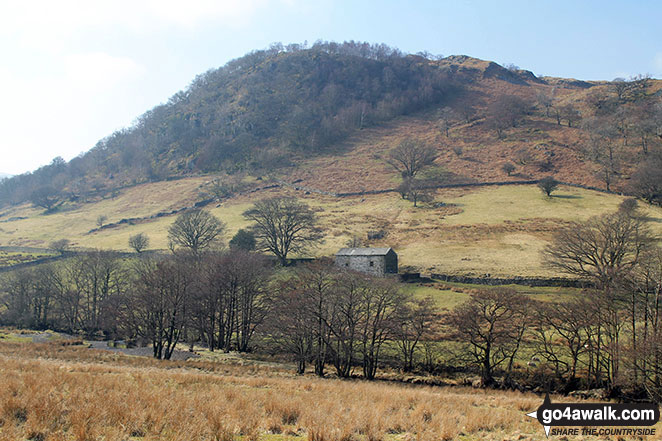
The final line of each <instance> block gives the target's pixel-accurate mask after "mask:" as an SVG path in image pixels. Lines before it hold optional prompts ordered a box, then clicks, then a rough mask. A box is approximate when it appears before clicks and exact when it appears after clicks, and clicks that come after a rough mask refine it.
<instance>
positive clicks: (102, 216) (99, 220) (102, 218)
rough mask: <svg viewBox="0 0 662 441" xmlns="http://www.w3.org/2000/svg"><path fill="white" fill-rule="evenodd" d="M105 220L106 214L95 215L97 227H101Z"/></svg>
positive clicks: (106, 218)
mask: <svg viewBox="0 0 662 441" xmlns="http://www.w3.org/2000/svg"><path fill="white" fill-rule="evenodd" d="M107 220H108V216H106V215H105V214H100V215H99V216H97V227H99V228H101V227H103V224H105V223H106V221H107Z"/></svg>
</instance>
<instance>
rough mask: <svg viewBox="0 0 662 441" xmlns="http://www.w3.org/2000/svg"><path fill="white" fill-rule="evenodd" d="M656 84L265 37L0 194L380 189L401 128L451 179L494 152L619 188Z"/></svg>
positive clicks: (537, 172) (654, 105)
mask: <svg viewBox="0 0 662 441" xmlns="http://www.w3.org/2000/svg"><path fill="white" fill-rule="evenodd" d="M661 87H662V84H661V83H660V82H659V81H656V80H651V79H649V78H646V77H641V78H635V79H632V80H631V81H619V82H612V83H605V82H585V81H578V80H571V79H560V78H550V77H543V78H538V77H536V76H535V75H533V74H532V73H531V72H529V71H526V70H519V69H515V68H511V69H506V68H504V67H502V66H499V65H498V64H496V63H493V62H489V61H483V60H478V59H475V58H471V57H467V56H449V57H446V58H442V59H429V58H425V57H423V56H420V55H406V54H403V53H401V52H399V51H398V50H397V49H392V48H389V47H387V46H385V45H369V44H366V43H356V42H346V43H343V44H337V43H329V42H320V43H316V44H315V45H313V46H312V47H310V48H306V47H302V46H300V45H289V46H286V47H283V46H282V45H274V46H272V47H271V48H270V49H268V50H261V51H254V52H252V53H250V54H247V55H246V56H244V57H241V58H239V59H236V60H233V61H231V62H229V63H227V64H226V65H225V66H223V67H221V68H219V69H214V70H210V71H208V72H206V73H204V74H202V75H199V76H198V77H197V78H195V79H194V81H193V82H192V83H191V85H190V86H189V87H188V88H187V89H186V90H184V91H181V92H179V93H177V94H175V95H174V96H172V97H171V98H170V99H169V100H168V102H167V103H165V104H162V105H159V106H156V107H155V108H153V109H151V110H149V111H147V112H146V113H145V114H144V115H142V116H141V117H140V118H139V119H138V122H137V123H136V124H135V125H134V126H132V127H130V128H127V129H125V130H120V131H118V132H116V133H113V134H112V135H110V136H108V137H107V138H105V139H102V140H100V141H99V142H98V143H97V145H96V146H95V147H94V148H93V149H91V150H90V151H89V152H87V153H86V154H84V155H81V156H80V157H77V158H74V159H73V160H71V161H70V162H68V163H67V162H65V161H63V160H62V159H61V158H56V159H54V160H53V161H52V162H51V163H50V164H49V165H46V166H44V167H42V168H40V169H38V170H36V171H35V172H33V173H28V174H24V175H20V176H16V177H14V178H12V179H10V180H7V181H4V182H3V183H2V185H0V204H12V203H21V202H25V201H28V200H31V199H35V198H36V197H37V198H38V197H39V196H43V195H44V194H46V195H49V196H53V197H58V198H60V199H62V200H69V201H72V202H76V201H78V200H80V199H83V200H85V199H89V198H94V197H96V196H98V195H100V194H103V193H104V192H112V191H113V190H115V189H118V188H123V187H126V186H130V185H136V184H139V183H144V182H150V181H151V182H153V181H159V180H163V179H168V178H172V177H182V176H192V175H193V176H194V175H200V174H207V173H224V174H228V175H236V174H242V173H248V174H251V175H253V176H260V175H265V174H274V175H276V176H278V177H281V178H289V177H293V180H295V179H303V180H304V181H311V178H310V176H314V177H315V179H314V180H315V183H316V184H318V185H321V186H322V187H326V189H331V188H332V187H333V188H335V187H338V188H340V189H345V190H353V191H360V190H362V189H372V188H373V187H374V188H380V186H384V185H390V184H391V183H392V182H393V180H394V179H397V176H396V177H395V178H394V177H393V173H392V170H391V169H390V168H389V167H388V166H387V165H386V164H385V161H383V158H384V153H385V152H386V151H387V150H389V149H391V148H392V147H393V146H394V144H397V143H398V142H400V141H401V140H402V139H404V138H414V137H415V138H419V139H421V140H423V141H425V142H427V143H430V144H431V145H434V146H435V147H436V148H437V150H438V154H439V157H438V159H437V164H438V165H439V166H440V167H442V168H443V169H444V170H445V171H446V172H447V173H448V174H450V176H451V177H453V178H456V179H461V180H477V181H495V180H504V179H508V178H511V176H505V173H504V172H503V171H502V170H501V166H502V165H503V164H504V163H506V162H510V163H512V164H513V165H514V166H515V170H514V172H513V173H511V174H512V175H513V176H512V178H513V179H518V178H519V179H522V178H524V179H527V178H528V179H536V178H539V177H541V176H544V175H547V174H553V175H555V176H557V178H559V179H561V180H563V181H566V182H573V183H581V184H588V185H592V186H600V187H609V188H612V189H617V190H618V189H624V188H626V187H627V185H626V184H627V182H628V180H629V177H630V175H631V173H632V172H633V171H634V170H636V169H637V167H638V166H639V165H640V164H641V162H642V161H643V160H646V159H647V158H648V156H649V155H648V153H649V152H653V153H655V152H657V151H659V149H660V140H661V138H660V136H659V135H660V133H662V107H661V105H660V104H659V102H660V99H659V94H660V89H661ZM582 119H583V123H582V124H580V121H581V120H582ZM345 153H350V154H349V155H344V154H345ZM340 155H342V156H341V157H339V156H340ZM357 165H360V166H361V167H360V168H361V170H360V171H359V172H358V173H357V170H356V168H357V167H356V166H357ZM320 171H321V172H322V173H321V174H320V173H319V172H320ZM359 176H360V178H359ZM356 179H360V180H359V181H356ZM366 181H369V182H366ZM309 183H312V182H309ZM340 191H343V190H340Z"/></svg>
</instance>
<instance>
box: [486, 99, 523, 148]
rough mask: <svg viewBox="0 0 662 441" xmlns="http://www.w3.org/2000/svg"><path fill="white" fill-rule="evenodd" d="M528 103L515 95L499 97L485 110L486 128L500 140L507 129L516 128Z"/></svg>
mask: <svg viewBox="0 0 662 441" xmlns="http://www.w3.org/2000/svg"><path fill="white" fill-rule="evenodd" d="M529 107H530V105H529V103H528V102H527V101H526V100H524V99H523V98H520V97H518V96H516V95H500V96H499V97H497V99H496V100H494V101H493V102H492V103H490V105H489V106H488V108H487V115H486V117H485V120H486V124H487V125H488V127H490V128H492V129H494V130H496V132H497V137H498V138H499V139H501V138H502V137H503V132H504V130H506V129H507V128H509V127H517V124H518V123H519V122H520V121H521V120H522V118H523V117H524V115H526V113H527V112H528V110H529Z"/></svg>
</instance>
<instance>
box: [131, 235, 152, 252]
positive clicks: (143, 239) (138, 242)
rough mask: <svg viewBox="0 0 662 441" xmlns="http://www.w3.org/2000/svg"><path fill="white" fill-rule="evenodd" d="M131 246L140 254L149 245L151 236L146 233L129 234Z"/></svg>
mask: <svg viewBox="0 0 662 441" xmlns="http://www.w3.org/2000/svg"><path fill="white" fill-rule="evenodd" d="M129 246H130V247H131V248H133V249H134V250H135V252H136V253H138V254H140V253H142V252H143V251H144V250H145V249H147V247H148V246H149V237H148V236H147V235H146V234H144V233H138V234H134V235H133V236H129Z"/></svg>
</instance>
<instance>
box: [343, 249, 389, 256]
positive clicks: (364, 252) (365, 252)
mask: <svg viewBox="0 0 662 441" xmlns="http://www.w3.org/2000/svg"><path fill="white" fill-rule="evenodd" d="M389 251H391V248H341V249H340V250H338V252H337V253H336V256H385V255H386V254H388V252H389Z"/></svg>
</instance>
